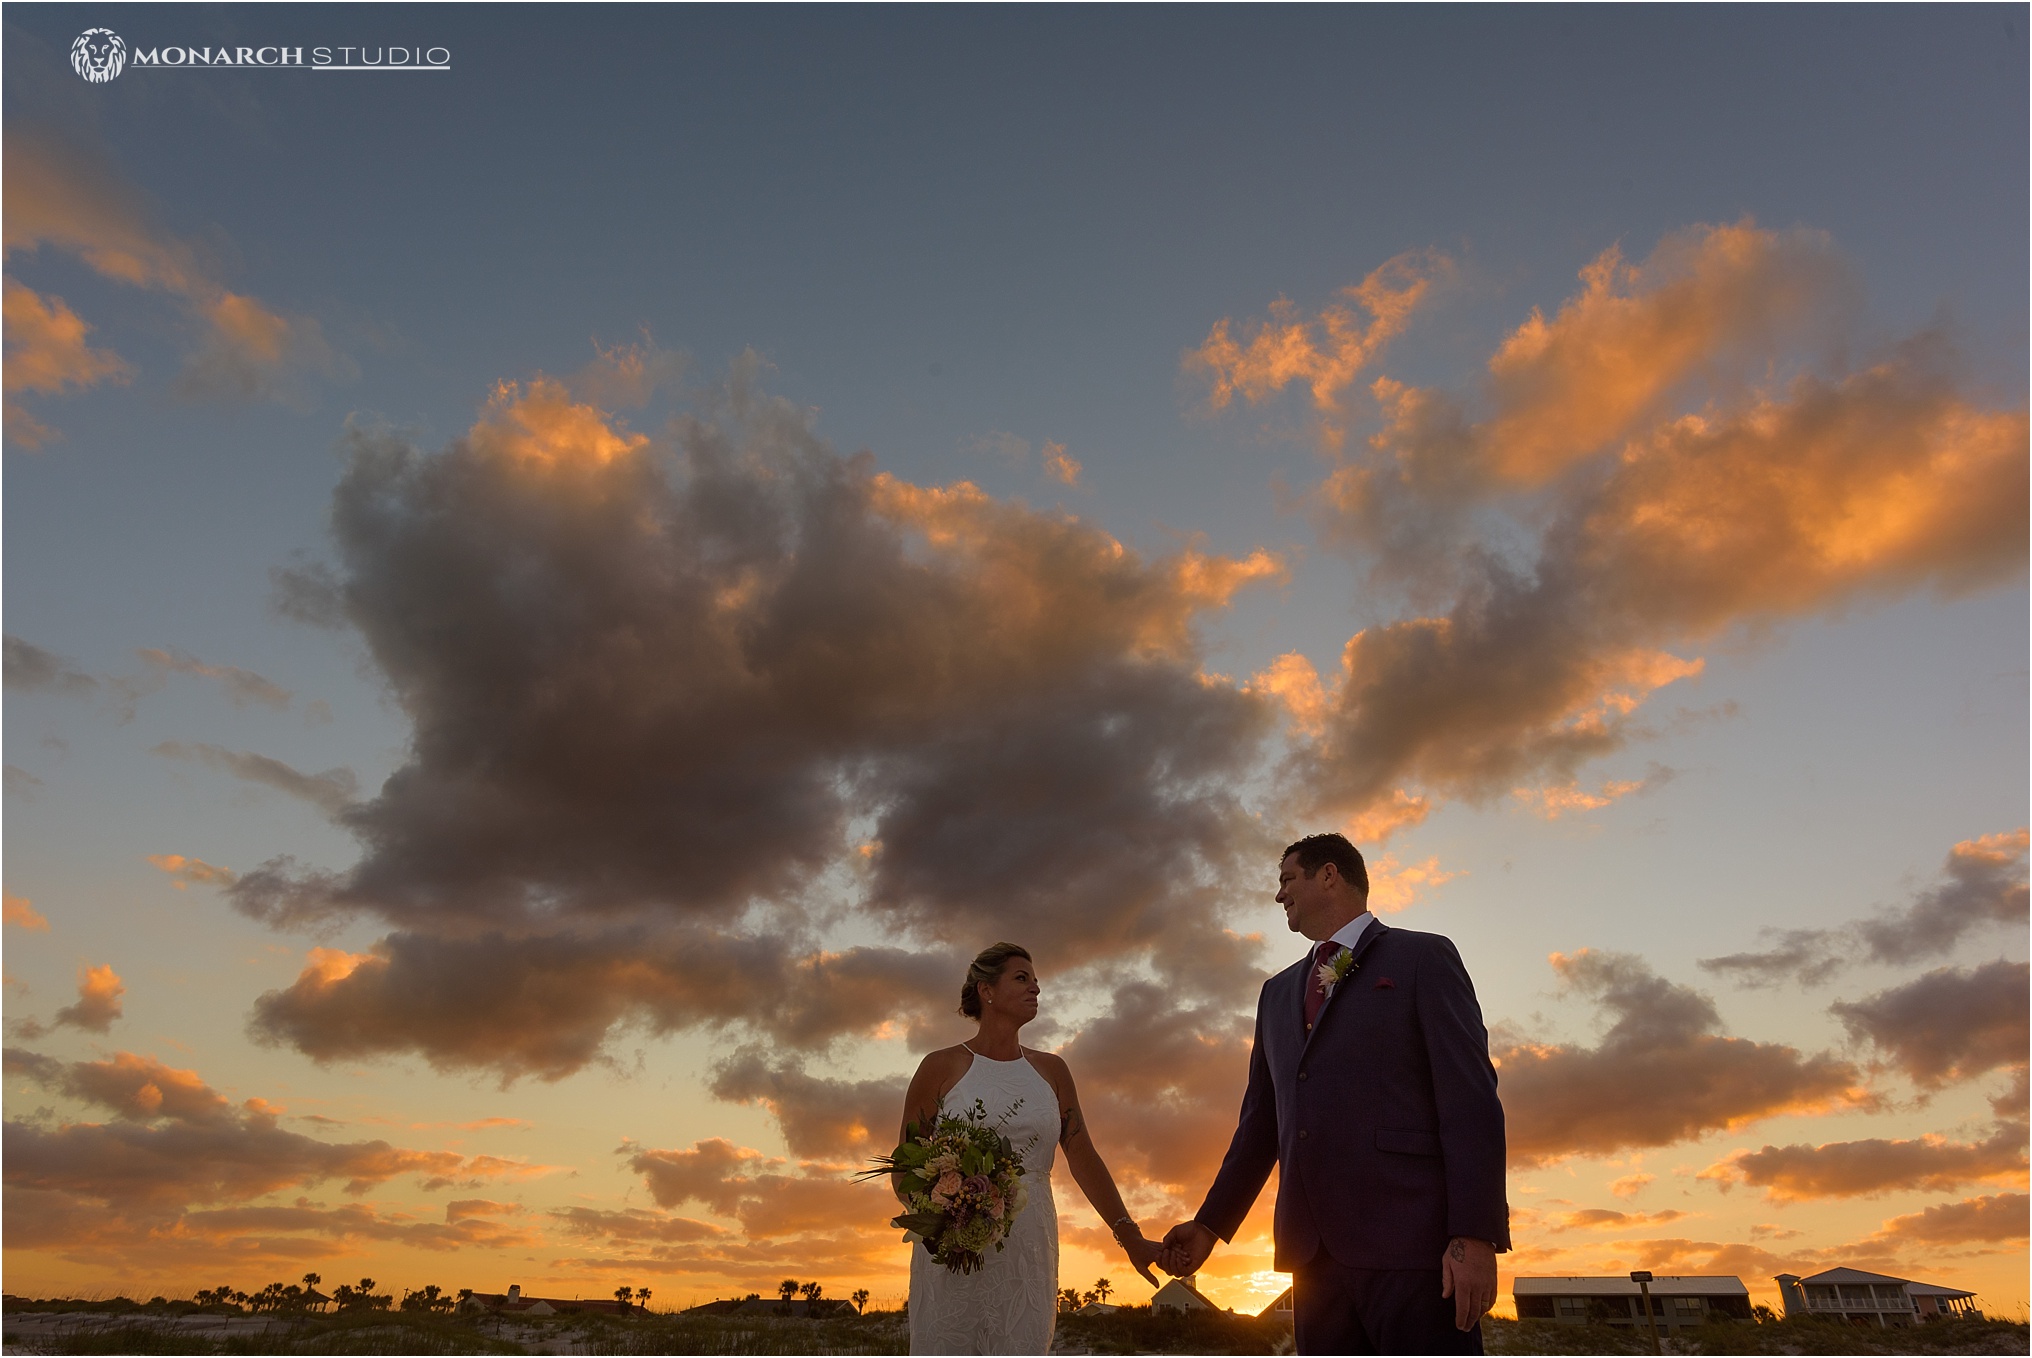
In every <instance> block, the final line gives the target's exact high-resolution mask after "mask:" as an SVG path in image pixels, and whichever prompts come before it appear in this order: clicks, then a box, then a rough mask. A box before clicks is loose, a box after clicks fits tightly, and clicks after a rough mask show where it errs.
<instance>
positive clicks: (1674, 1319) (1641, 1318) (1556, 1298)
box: [1511, 1273, 1751, 1335]
mask: <svg viewBox="0 0 2032 1358" xmlns="http://www.w3.org/2000/svg"><path fill="white" fill-rule="evenodd" d="M1650 1288H1651V1315H1650V1317H1649V1318H1647V1317H1646V1316H1645V1314H1644V1291H1643V1289H1642V1288H1640V1287H1639V1286H1638V1285H1637V1284H1636V1283H1634V1282H1631V1281H1630V1278H1629V1276H1628V1275H1627V1274H1626V1275H1624V1276H1622V1277H1614V1278H1584V1277H1547V1278H1525V1277H1520V1278H1518V1279H1517V1280H1516V1281H1515V1282H1514V1283H1513V1284H1512V1285H1511V1290H1512V1294H1513V1295H1514V1296H1515V1297H1516V1299H1517V1319H1519V1320H1556V1321H1562V1322H1564V1323H1566V1324H1569V1325H1586V1324H1590V1323H1592V1324H1596V1325H1613V1326H1616V1327H1617V1328H1618V1329H1636V1330H1644V1331H1646V1332H1647V1333H1648V1332H1649V1330H1650V1326H1651V1322H1652V1320H1656V1321H1657V1323H1658V1333H1659V1334H1661V1335H1670V1334H1673V1333H1676V1332H1677V1331H1679V1330H1682V1329H1689V1328H1691V1327H1693V1326H1695V1325H1705V1324H1706V1323H1707V1322H1708V1321H1710V1320H1719V1319H1726V1320H1749V1319H1751V1314H1750V1289H1749V1288H1747V1287H1745V1286H1743V1280H1742V1279H1741V1278H1737V1277H1734V1276H1732V1275H1731V1276H1725V1277H1715V1276H1706V1277H1702V1276H1695V1275H1691V1274H1687V1275H1680V1274H1672V1273H1661V1274H1659V1275H1658V1276H1657V1277H1655V1278H1653V1279H1652V1280H1651V1283H1650Z"/></svg>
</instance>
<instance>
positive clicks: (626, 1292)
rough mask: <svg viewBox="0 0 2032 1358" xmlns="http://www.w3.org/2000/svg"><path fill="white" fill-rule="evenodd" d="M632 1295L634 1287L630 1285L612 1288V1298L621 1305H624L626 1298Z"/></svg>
mask: <svg viewBox="0 0 2032 1358" xmlns="http://www.w3.org/2000/svg"><path fill="white" fill-rule="evenodd" d="M634 1295H635V1289H634V1288H632V1287H617V1288H615V1289H614V1300H615V1301H618V1302H620V1303H621V1304H622V1305H623V1306H626V1305H627V1304H628V1299H629V1298H630V1297H632V1296H634Z"/></svg>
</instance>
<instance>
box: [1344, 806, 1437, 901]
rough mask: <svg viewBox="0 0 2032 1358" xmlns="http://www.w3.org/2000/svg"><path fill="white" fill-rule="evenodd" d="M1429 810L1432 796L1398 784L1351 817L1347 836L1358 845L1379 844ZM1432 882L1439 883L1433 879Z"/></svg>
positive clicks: (1421, 819) (1414, 823)
mask: <svg viewBox="0 0 2032 1358" xmlns="http://www.w3.org/2000/svg"><path fill="white" fill-rule="evenodd" d="M1431 814H1432V802H1431V799H1429V798H1426V797H1414V796H1412V795H1411V794H1410V793H1408V792H1406V791H1405V790H1404V789H1403V788H1398V789H1396V790H1395V791H1394V792H1392V793H1391V794H1390V800H1389V801H1387V802H1377V803H1372V804H1371V805H1370V806H1369V808H1368V809H1367V810H1365V811H1363V812H1362V813H1361V814H1360V815H1358V816H1355V817H1353V818H1351V819H1350V820H1349V821H1348V824H1347V836H1348V839H1349V840H1350V841H1352V842H1353V843H1354V844H1355V845H1357V846H1358V847H1359V846H1360V845H1363V844H1381V843H1383V842H1384V841H1385V840H1387V839H1389V838H1390V836H1392V835H1394V834H1396V833H1397V832H1398V831H1399V830H1409V829H1411V828H1413V827H1414V826H1417V825H1421V824H1423V823H1424V821H1425V818H1426V817H1427V816H1429V815H1431ZM1451 875H1452V874H1449V876H1451ZM1434 885H1435V886H1436V885H1438V883H1437V882H1435V883H1434Z"/></svg>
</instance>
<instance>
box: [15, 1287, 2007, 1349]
mask: <svg viewBox="0 0 2032 1358" xmlns="http://www.w3.org/2000/svg"><path fill="white" fill-rule="evenodd" d="M7 1318H8V1324H7V1344H6V1350H7V1352H8V1353H47V1354H99V1353H106V1354H112V1353H134V1354H260V1353H273V1354H525V1353H526V1354H663V1353H671V1354H690V1353H700V1354H750V1353H752V1354H793V1353H814V1354H859V1353H905V1352H908V1351H909V1347H910V1333H909V1322H908V1321H907V1320H906V1319H905V1317H904V1316H903V1314H902V1313H901V1312H898V1311H879V1312H873V1313H870V1314H868V1315H865V1316H838V1317H831V1318H827V1319H822V1320H804V1319H799V1318H779V1317H775V1316H739V1317H736V1316H686V1315H651V1316H644V1317H637V1318H627V1319H624V1318H621V1317H618V1316H607V1315H564V1316H557V1317H552V1318H544V1319H518V1320H496V1319H493V1318H480V1319H470V1318H463V1317H459V1318H455V1317H451V1316H443V1315H425V1314H419V1313H416V1312H405V1311H369V1312H354V1313H349V1314H342V1315H330V1316H318V1315H299V1316H294V1317H286V1318H276V1317H246V1316H234V1315H229V1314H227V1313H224V1312H222V1311H220V1310H219V1309H217V1308H204V1309H199V1308H194V1307H190V1306H185V1305H173V1306H168V1307H151V1306H137V1305H135V1304H134V1303H133V1302H131V1301H124V1300H122V1299H117V1298H116V1299H110V1300H107V1301H94V1302H72V1303H64V1304H60V1303H41V1304H30V1303H20V1304H17V1303H16V1299H12V1298H10V1299H9V1302H8V1305H7ZM1483 1336H1484V1340H1485V1343H1486V1344H1487V1347H1488V1351H1489V1352H1490V1353H1498V1354H1596V1353H1605V1354H1621V1353H1630V1354H1644V1353H1649V1352H1651V1339H1650V1335H1649V1334H1648V1333H1646V1332H1644V1331H1632V1330H1628V1329H1619V1328H1611V1327H1609V1326H1599V1325H1561V1324H1554V1323H1552V1322H1549V1321H1525V1322H1522V1323H1520V1322H1517V1321H1512V1320H1490V1321H1487V1322H1485V1324H1484V1326H1483ZM1053 1350H1054V1351H1055V1352H1058V1353H1093V1354H1113V1353H1205V1354H1247V1353H1263V1354H1272V1353H1290V1352H1291V1351H1292V1342H1291V1332H1290V1330H1289V1329H1287V1328H1285V1327H1284V1326H1282V1325H1279V1324H1277V1323H1275V1322H1271V1321H1263V1320H1258V1319H1256V1318H1255V1317H1253V1316H1235V1315H1207V1314H1197V1315H1184V1314H1181V1313H1178V1312H1164V1311H1159V1312H1152V1311H1151V1310H1150V1309H1149V1308H1148V1307H1126V1308H1124V1309H1123V1310H1121V1311H1118V1312H1116V1313H1115V1314H1113V1315H1096V1316H1079V1315H1062V1316H1060V1317H1059V1318H1058V1333H1057V1337H1056V1340H1055V1342H1054V1344H1053ZM2027 1350H2028V1343H2027V1328H2026V1326H2025V1325H2024V1324H2022V1323H2017V1322H2011V1321H1997V1320H1984V1321H1951V1322H1940V1323H1936V1324H1932V1325H1923V1326H1920V1327H1919V1328H1917V1329H1906V1330H1878V1329H1874V1328H1863V1327H1859V1326H1849V1325H1838V1324H1832V1323H1830V1322H1827V1321H1807V1320H1790V1321H1779V1322H1776V1323H1767V1324H1762V1325H1757V1324H1748V1323H1737V1324H1729V1323H1716V1324H1710V1325H1705V1326H1702V1327H1701V1328H1700V1329H1698V1330H1694V1331H1691V1332H1684V1333H1682V1334H1681V1335H1680V1336H1679V1337H1678V1338H1673V1339H1667V1340H1665V1341H1664V1345H1663V1351H1664V1352H1666V1353H1671V1354H1794V1355H1798V1354H1989V1353H2000V1354H2001V1353H2025V1352H2027Z"/></svg>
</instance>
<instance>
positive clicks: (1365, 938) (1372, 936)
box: [1298, 919, 1390, 1053]
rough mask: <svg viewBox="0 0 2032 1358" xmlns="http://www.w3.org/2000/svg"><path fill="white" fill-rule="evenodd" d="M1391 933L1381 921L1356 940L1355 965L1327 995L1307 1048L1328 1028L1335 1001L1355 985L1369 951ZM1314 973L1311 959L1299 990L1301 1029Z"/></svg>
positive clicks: (1310, 1033)
mask: <svg viewBox="0 0 2032 1358" xmlns="http://www.w3.org/2000/svg"><path fill="white" fill-rule="evenodd" d="M1389 932H1390V926H1389V925H1387V924H1385V923H1383V921H1382V920H1380V919H1379V920H1377V921H1376V922H1375V923H1374V924H1371V925H1370V926H1369V927H1368V928H1366V929H1364V930H1362V936H1361V937H1360V938H1359V939H1357V940H1355V947H1354V954H1355V960H1354V963H1353V964H1352V965H1351V966H1349V968H1348V974H1347V976H1346V978H1344V979H1343V980H1342V981H1341V982H1340V984H1338V985H1336V986H1335V987H1334V988H1333V989H1332V990H1331V991H1329V992H1328V993H1327V997H1326V1003H1325V1004H1322V1005H1321V1006H1320V1007H1319V1017H1318V1018H1316V1019H1314V1020H1313V1023H1312V1031H1311V1032H1309V1033H1306V1035H1305V1047H1310V1046H1312V1040H1313V1039H1314V1038H1316V1037H1318V1036H1319V1030H1320V1029H1322V1028H1324V1027H1326V1016H1327V1012H1328V1011H1329V1010H1331V1009H1332V1008H1333V1007H1334V1000H1335V999H1336V998H1337V997H1338V996H1339V995H1340V993H1341V992H1342V991H1343V990H1346V989H1347V988H1348V987H1349V986H1351V985H1353V984H1354V983H1355V977H1357V976H1359V975H1360V974H1361V969H1362V959H1363V958H1364V957H1367V956H1368V955H1369V949H1371V948H1373V947H1375V946H1376V940H1377V939H1379V938H1381V937H1382V936H1383V935H1384V934H1387V933H1389ZM1312 972H1313V968H1312V965H1311V959H1309V958H1308V959H1307V961H1306V963H1305V971H1304V973H1303V981H1302V982H1301V984H1300V986H1299V989H1298V1026H1299V1027H1300V1028H1301V1029H1303V1028H1304V1027H1305V992H1306V990H1307V989H1308V988H1309V987H1310V986H1311V984H1312ZM1305 1047H1302V1048H1300V1052H1301V1053H1303V1051H1304V1050H1305Z"/></svg>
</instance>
